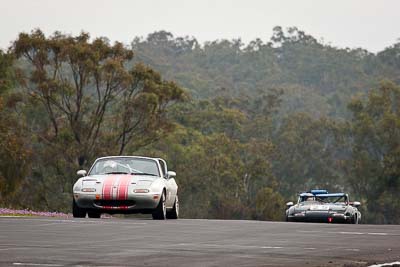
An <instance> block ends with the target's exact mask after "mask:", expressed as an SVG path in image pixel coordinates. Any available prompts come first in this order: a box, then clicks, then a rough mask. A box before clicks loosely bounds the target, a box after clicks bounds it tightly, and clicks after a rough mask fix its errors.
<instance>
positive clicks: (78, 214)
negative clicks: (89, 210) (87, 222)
mask: <svg viewBox="0 0 400 267" xmlns="http://www.w3.org/2000/svg"><path fill="white" fill-rule="evenodd" d="M72 216H74V218H85V217H86V210H85V209H82V208H79V207H78V205H76V203H75V199H74V200H72Z"/></svg>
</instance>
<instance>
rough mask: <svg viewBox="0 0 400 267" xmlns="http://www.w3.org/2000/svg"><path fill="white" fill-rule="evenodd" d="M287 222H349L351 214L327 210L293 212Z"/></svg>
mask: <svg viewBox="0 0 400 267" xmlns="http://www.w3.org/2000/svg"><path fill="white" fill-rule="evenodd" d="M288 221H289V222H326V223H350V222H351V216H347V215H345V214H343V213H334V212H328V211H323V212H321V211H307V212H305V213H295V214H293V215H289V216H288Z"/></svg>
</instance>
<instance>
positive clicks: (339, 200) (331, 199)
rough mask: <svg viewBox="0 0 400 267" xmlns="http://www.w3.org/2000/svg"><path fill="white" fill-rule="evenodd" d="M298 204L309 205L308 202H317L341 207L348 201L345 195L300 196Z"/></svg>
mask: <svg viewBox="0 0 400 267" xmlns="http://www.w3.org/2000/svg"><path fill="white" fill-rule="evenodd" d="M300 202H302V203H310V202H319V203H331V204H338V205H343V204H347V203H348V199H347V196H346V195H342V196H330V195H327V196H323V195H321V196H315V195H314V196H310V195H306V196H301V197H300Z"/></svg>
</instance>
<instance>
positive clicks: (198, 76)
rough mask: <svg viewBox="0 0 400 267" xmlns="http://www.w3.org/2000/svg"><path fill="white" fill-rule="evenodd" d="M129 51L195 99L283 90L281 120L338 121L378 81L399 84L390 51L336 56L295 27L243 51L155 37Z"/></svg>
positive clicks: (235, 43) (237, 46)
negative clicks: (290, 116) (302, 115)
mask: <svg viewBox="0 0 400 267" xmlns="http://www.w3.org/2000/svg"><path fill="white" fill-rule="evenodd" d="M397 46H398V45H397ZM132 48H133V50H134V51H135V55H136V56H135V61H137V62H139V61H141V62H145V63H146V64H148V65H150V66H151V67H153V68H155V69H157V70H158V71H160V72H161V73H162V74H163V75H164V76H165V77H167V78H168V79H172V80H175V81H177V82H178V83H179V84H180V85H182V86H183V87H185V88H187V89H189V90H190V92H191V93H192V95H193V97H195V98H212V97H214V96H215V95H216V94H219V93H221V94H222V93H226V92H228V93H229V94H230V95H234V96H240V95H251V96H257V94H259V93H260V92H268V91H269V90H270V89H282V90H283V93H284V94H283V97H282V99H283V101H284V103H283V105H282V108H283V110H282V112H283V113H292V112H299V111H305V112H309V113H311V114H313V115H315V116H320V115H329V116H333V117H336V116H339V117H343V116H346V114H347V111H346V105H347V102H348V101H349V99H350V98H351V96H352V95H354V94H357V93H364V92H367V91H368V90H370V89H371V88H372V87H374V86H377V84H378V82H379V81H380V80H382V79H385V78H386V79H390V80H393V81H394V82H397V83H398V82H400V76H399V65H398V64H399V63H396V62H394V61H396V60H395V59H393V57H392V55H395V54H396V49H395V48H393V47H392V48H387V49H385V50H384V51H382V52H380V53H378V54H373V53H370V52H368V51H367V50H364V49H362V48H358V49H348V48H347V49H341V48H336V47H334V46H332V45H330V44H323V43H321V42H319V41H318V40H316V39H315V38H314V37H313V36H311V35H308V34H306V33H304V32H303V31H301V30H299V29H297V28H296V27H293V28H289V29H287V30H283V29H282V28H281V27H275V28H274V32H273V36H272V37H271V38H270V40H267V41H263V40H261V39H256V40H254V41H252V42H250V43H249V44H244V43H242V42H241V40H240V39H239V40H217V41H212V42H206V43H205V44H200V43H199V42H198V41H197V40H196V39H195V38H193V37H174V36H173V35H172V34H171V33H169V32H166V31H159V32H155V33H152V34H149V35H148V36H147V38H145V39H140V38H136V39H135V40H134V41H133V42H132ZM397 49H398V48H397ZM393 50H395V51H393ZM398 56H399V55H398V54H397V57H398Z"/></svg>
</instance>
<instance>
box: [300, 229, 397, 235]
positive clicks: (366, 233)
mask: <svg viewBox="0 0 400 267" xmlns="http://www.w3.org/2000/svg"><path fill="white" fill-rule="evenodd" d="M297 232H298V233H322V234H340V235H382V236H390V235H397V234H390V233H368V232H332V231H302V230H298V231H297Z"/></svg>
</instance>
